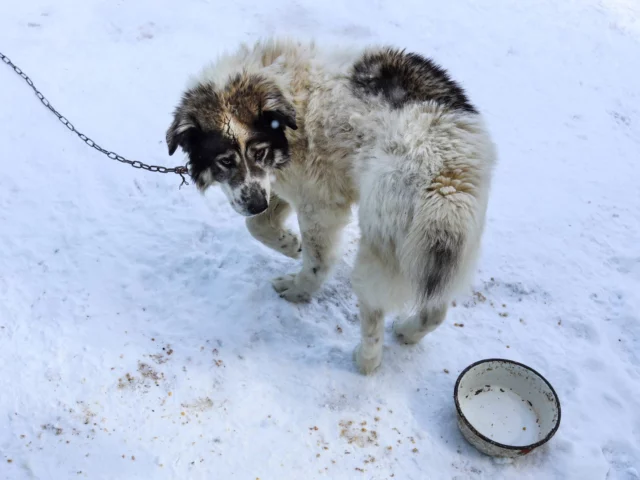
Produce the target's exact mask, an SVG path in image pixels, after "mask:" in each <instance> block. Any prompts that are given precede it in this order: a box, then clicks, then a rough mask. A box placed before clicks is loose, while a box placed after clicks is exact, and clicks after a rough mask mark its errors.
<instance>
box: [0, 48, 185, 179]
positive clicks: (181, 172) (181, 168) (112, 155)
mask: <svg viewBox="0 0 640 480" xmlns="http://www.w3.org/2000/svg"><path fill="white" fill-rule="evenodd" d="M0 60H2V61H3V62H4V63H6V64H7V65H8V66H10V67H11V68H13V70H14V71H15V72H16V73H17V74H18V75H20V76H21V77H22V78H23V79H24V81H25V82H27V84H28V85H29V86H30V87H31V88H32V89H33V91H34V92H35V94H36V97H38V99H39V100H40V101H41V102H42V104H43V105H44V106H45V107H47V108H48V109H49V110H51V112H53V114H54V115H55V116H56V117H58V120H60V122H61V123H62V124H63V125H64V126H65V127H67V128H68V129H69V130H71V131H72V132H73V133H75V134H76V135H77V136H78V137H80V140H82V141H83V142H84V143H86V144H87V145H89V146H90V147H92V148H95V149H96V150H97V151H99V152H100V153H103V154H104V155H106V156H107V157H109V158H110V159H111V160H116V161H118V162H120V163H127V164H129V165H131V166H132V167H133V168H140V169H142V170H147V171H149V172H159V173H176V174H178V175H180V177H181V178H182V183H180V187H182V185H189V184H188V183H187V180H186V178H185V175H186V174H187V173H188V169H187V166H186V165H180V166H178V167H170V168H169V167H163V166H160V165H147V164H146V163H142V162H141V161H139V160H129V159H127V158H124V157H123V156H122V155H118V154H117V153H115V152H112V151H110V150H107V149H105V148H102V147H101V146H100V145H98V144H97V143H96V142H94V141H93V140H91V139H90V138H89V137H87V136H86V135H85V134H84V133H82V132H79V131H78V130H77V129H76V127H74V126H73V124H72V123H71V122H70V121H69V120H68V119H67V118H66V117H64V116H63V115H62V114H60V113H59V112H58V111H57V110H56V109H55V108H53V105H51V103H49V100H47V99H46V98H45V96H44V95H43V94H42V93H40V91H39V90H38V89H37V88H36V86H35V85H34V83H33V81H32V80H31V79H30V78H29V76H28V75H27V74H26V73H24V72H23V71H22V70H21V69H20V68H19V67H18V66H17V65H15V64H14V63H13V62H12V61H11V60H10V59H9V57H7V56H6V55H3V54H2V52H0Z"/></svg>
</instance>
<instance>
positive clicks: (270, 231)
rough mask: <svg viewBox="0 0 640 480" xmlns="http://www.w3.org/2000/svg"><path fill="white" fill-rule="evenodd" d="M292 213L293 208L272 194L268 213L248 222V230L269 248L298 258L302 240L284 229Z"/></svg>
mask: <svg viewBox="0 0 640 480" xmlns="http://www.w3.org/2000/svg"><path fill="white" fill-rule="evenodd" d="M290 213H291V206H290V205H289V204H288V203H287V202H285V201H284V200H283V199H281V198H280V197H278V196H277V195H276V194H274V193H272V194H271V199H270V201H269V207H268V208H267V210H266V211H264V212H263V213H261V214H260V215H256V216H255V217H249V218H247V220H246V223H247V229H248V230H249V232H250V233H251V235H252V236H253V238H255V239H256V240H259V241H260V242H262V243H263V244H264V245H266V246H267V247H269V248H272V249H274V250H275V251H277V252H280V253H282V254H283V255H286V256H287V257H291V258H298V257H299V256H300V252H301V250H302V248H301V246H300V239H299V238H298V236H297V235H296V234H295V233H293V232H292V231H290V230H287V229H285V228H284V226H283V225H284V222H285V220H286V219H287V217H288V216H289V214H290Z"/></svg>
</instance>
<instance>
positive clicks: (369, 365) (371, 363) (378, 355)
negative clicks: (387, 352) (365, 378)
mask: <svg viewBox="0 0 640 480" xmlns="http://www.w3.org/2000/svg"><path fill="white" fill-rule="evenodd" d="M353 360H354V361H355V362H356V365H357V367H358V370H359V371H360V373H363V374H364V375H369V374H371V373H373V371H374V370H375V369H376V368H378V367H379V366H380V364H381V363H382V349H379V350H378V351H377V352H373V355H372V356H364V355H363V354H362V344H360V345H358V346H357V347H356V349H355V350H354V351H353Z"/></svg>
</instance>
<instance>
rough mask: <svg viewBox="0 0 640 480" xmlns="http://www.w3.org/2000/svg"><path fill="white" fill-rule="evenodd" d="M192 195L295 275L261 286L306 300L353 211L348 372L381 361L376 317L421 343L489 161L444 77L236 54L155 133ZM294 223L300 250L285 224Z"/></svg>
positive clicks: (459, 95) (477, 123)
mask: <svg viewBox="0 0 640 480" xmlns="http://www.w3.org/2000/svg"><path fill="white" fill-rule="evenodd" d="M167 145H168V147H169V154H173V153H174V152H175V151H176V149H177V148H178V146H180V147H181V148H182V150H183V151H184V152H185V153H186V154H187V156H188V159H189V172H190V175H191V177H192V178H193V180H194V182H195V183H196V185H197V186H198V188H199V189H200V190H201V191H204V190H205V189H207V188H208V187H210V186H213V185H220V187H221V188H222V190H223V191H224V193H225V194H226V196H227V197H228V199H229V201H230V203H231V206H232V207H233V208H234V209H235V210H236V211H237V212H238V213H240V214H242V215H244V216H246V217H247V219H246V223H247V227H248V229H249V232H251V234H252V235H253V236H254V237H255V238H256V239H258V240H259V241H261V242H262V243H263V244H265V245H267V246H268V247H270V248H272V249H274V250H277V251H279V252H281V253H282V254H284V255H287V256H289V257H292V258H297V257H298V256H299V255H300V254H302V269H301V270H300V271H299V272H297V273H293V274H289V275H285V276H282V277H278V278H276V279H274V280H273V287H274V288H275V290H276V291H277V292H278V293H279V294H280V296H281V297H282V298H284V299H286V300H288V301H290V302H306V301H308V300H309V299H310V298H311V296H312V295H313V293H314V292H316V291H317V290H318V289H319V288H320V287H321V285H322V283H323V281H324V280H325V279H326V278H327V275H328V274H329V272H330V270H331V267H332V265H334V263H335V262H336V259H337V255H338V254H337V248H336V247H337V245H338V243H339V237H340V232H341V230H342V228H343V227H344V226H345V224H347V222H348V221H349V218H350V213H351V207H352V205H353V204H355V203H358V204H359V209H358V220H359V226H360V230H361V238H360V244H359V249H358V254H357V258H356V261H355V266H354V269H353V275H352V284H353V288H354V291H355V293H356V294H357V296H358V301H359V307H360V323H361V331H362V340H361V343H360V344H359V345H358V347H357V348H356V350H355V361H356V364H357V365H358V367H359V369H360V371H362V372H363V373H370V372H372V371H373V370H375V369H376V368H377V367H378V366H379V365H380V363H381V360H382V345H383V332H384V316H385V314H386V313H388V312H392V311H400V310H403V309H405V308H406V307H407V306H410V307H411V308H410V310H408V311H409V312H411V313H410V314H408V315H405V318H404V319H403V320H401V321H396V322H395V323H394V326H393V330H394V332H395V334H396V335H397V336H398V337H399V338H400V339H401V340H402V341H403V342H405V343H415V342H418V341H419V340H420V339H421V338H422V337H423V336H424V335H425V334H427V333H429V332H431V331H432V330H434V329H435V328H436V327H438V326H439V325H440V324H441V323H442V322H443V320H444V318H445V315H446V312H447V306H448V305H449V303H450V302H451V299H452V298H453V296H454V294H455V293H456V292H457V291H458V289H459V288H460V287H461V286H463V285H465V283H466V282H467V281H468V279H469V274H470V273H471V271H472V270H473V266H474V263H475V259H476V257H477V253H478V250H479V244H480V239H481V236H482V232H483V228H484V223H485V212H486V208H487V200H488V194H489V187H490V182H491V173H492V168H493V166H494V163H495V160H496V153H495V149H494V146H493V143H492V141H491V139H490V137H489V134H488V132H487V128H486V126H485V124H484V122H483V120H482V117H481V115H480V114H479V113H478V111H477V110H476V108H475V107H474V106H473V105H472V104H471V103H470V102H469V99H468V98H467V96H466V94H465V92H464V90H463V89H462V88H461V87H460V86H459V85H458V84H457V83H456V82H454V81H453V80H452V79H451V78H450V77H449V76H448V74H447V72H446V71H445V70H443V69H442V68H440V67H439V66H437V65H436V64H435V63H434V62H432V61H431V60H429V59H427V58H424V57H422V56H420V55H418V54H415V53H407V52H405V51H402V50H397V49H394V48H370V49H367V50H363V51H349V50H340V49H338V50H334V49H326V50H323V49H321V48H318V47H317V46H316V45H315V44H307V43H300V42H294V41H288V40H270V41H265V42H259V43H257V44H256V45H254V46H252V47H248V46H242V47H241V48H240V49H239V50H238V51H236V52H235V53H233V54H230V55H226V56H223V57H221V58H219V59H218V60H217V61H216V62H215V63H214V64H212V65H211V66H208V67H206V68H205V69H204V70H203V71H202V72H201V73H200V74H199V75H197V76H196V77H194V78H193V79H192V80H191V84H190V85H189V86H188V88H187V90H186V91H185V93H184V94H183V96H182V99H181V101H180V103H179V105H178V106H177V108H176V110H175V115H174V119H173V123H172V124H171V126H170V127H169V129H168V131H167ZM292 210H295V212H296V214H297V217H298V222H299V225H300V232H301V237H302V238H301V239H300V238H299V237H298V236H297V235H295V234H294V233H292V232H291V231H289V230H286V229H285V228H284V227H283V223H284V221H285V219H286V218H287V216H288V215H289V214H290V213H291V211H292Z"/></svg>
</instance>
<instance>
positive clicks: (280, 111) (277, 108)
mask: <svg viewBox="0 0 640 480" xmlns="http://www.w3.org/2000/svg"><path fill="white" fill-rule="evenodd" d="M263 87H264V88H265V92H264V97H263V104H262V111H263V112H265V113H269V114H271V116H273V117H274V118H275V119H277V120H278V121H280V122H282V124H283V125H284V126H286V127H289V128H290V129H292V130H297V129H298V125H297V123H296V110H295V108H294V107H293V105H292V104H291V102H289V101H288V100H287V99H286V98H285V96H284V95H283V93H282V92H281V91H280V89H279V88H278V87H277V86H276V85H275V84H274V83H271V82H268V83H267V84H266V85H264V86H263Z"/></svg>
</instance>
